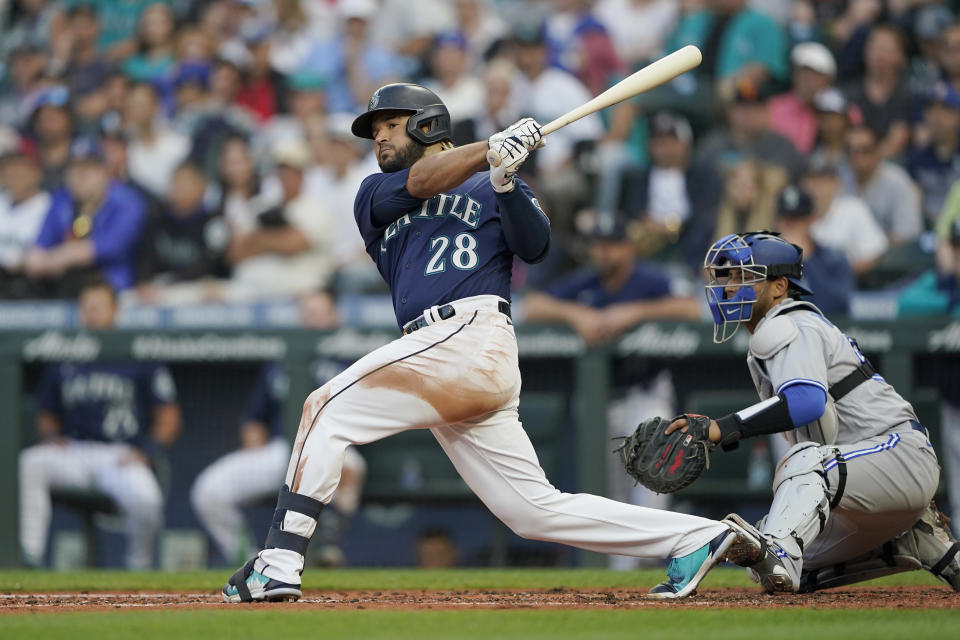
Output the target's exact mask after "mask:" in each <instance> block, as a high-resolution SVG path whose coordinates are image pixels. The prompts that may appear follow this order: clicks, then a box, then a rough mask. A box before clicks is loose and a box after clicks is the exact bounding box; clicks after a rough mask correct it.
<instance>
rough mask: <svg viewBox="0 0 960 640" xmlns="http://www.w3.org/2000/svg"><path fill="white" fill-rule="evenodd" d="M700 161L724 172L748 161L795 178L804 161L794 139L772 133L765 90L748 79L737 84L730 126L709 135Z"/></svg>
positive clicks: (700, 150)
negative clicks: (761, 163)
mask: <svg viewBox="0 0 960 640" xmlns="http://www.w3.org/2000/svg"><path fill="white" fill-rule="evenodd" d="M697 158H698V160H700V161H701V162H706V163H709V164H711V165H713V166H715V167H716V168H717V169H718V170H720V171H726V170H729V169H730V168H732V167H733V166H734V165H736V164H737V163H739V162H741V161H743V160H746V159H755V160H758V161H760V162H763V163H767V164H772V165H775V166H777V167H780V168H782V169H783V170H784V171H785V172H787V173H788V174H789V175H791V176H796V175H798V174H799V173H800V171H801V170H802V168H803V157H802V156H801V155H800V154H799V153H798V152H797V149H796V147H794V145H793V143H792V142H791V141H790V139H789V138H787V137H784V136H782V135H780V134H779V133H776V132H774V131H772V130H771V128H770V118H769V117H768V109H767V102H766V98H765V95H764V91H763V89H762V88H761V87H758V86H757V85H756V84H754V83H753V82H752V81H751V80H748V79H743V80H740V81H738V82H737V84H736V88H735V89H734V94H733V99H732V100H731V102H730V104H729V105H728V106H727V121H726V126H725V127H723V126H721V127H716V128H714V129H713V130H712V131H711V132H710V133H709V134H707V135H706V137H705V138H704V139H703V140H702V141H701V142H700V143H699V144H698V145H697ZM749 228H751V229H760V228H763V227H749Z"/></svg>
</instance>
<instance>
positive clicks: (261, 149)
mask: <svg viewBox="0 0 960 640" xmlns="http://www.w3.org/2000/svg"><path fill="white" fill-rule="evenodd" d="M326 86H327V83H326V80H325V79H324V78H323V77H321V76H319V75H317V74H316V73H314V72H313V71H301V72H298V73H295V74H292V75H288V76H286V78H285V87H284V88H285V89H286V101H287V106H288V108H289V112H288V113H277V114H275V115H274V116H273V117H272V118H270V120H268V121H267V123H266V124H265V125H264V126H263V127H261V128H260V130H259V131H257V133H256V136H255V137H254V145H253V148H254V150H255V152H254V155H255V156H256V157H258V158H264V157H267V156H269V154H270V150H271V149H273V148H274V147H275V146H277V145H278V144H280V143H282V142H287V141H290V140H303V139H304V138H306V129H305V126H304V122H306V120H307V119H308V118H311V117H316V116H317V115H318V114H324V113H326V112H327V109H328V104H327V95H326Z"/></svg>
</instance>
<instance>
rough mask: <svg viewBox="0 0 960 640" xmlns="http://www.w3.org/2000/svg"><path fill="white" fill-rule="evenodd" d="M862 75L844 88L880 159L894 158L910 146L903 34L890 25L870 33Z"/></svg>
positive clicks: (910, 100) (910, 102)
mask: <svg viewBox="0 0 960 640" xmlns="http://www.w3.org/2000/svg"><path fill="white" fill-rule="evenodd" d="M864 62H865V64H866V72H865V73H864V75H863V77H862V78H859V79H857V80H855V81H853V82H852V83H850V84H848V85H847V86H845V87H844V93H845V94H846V95H847V97H848V98H849V99H850V101H851V102H852V103H854V104H856V105H857V107H859V109H860V111H861V113H863V121H864V124H865V125H866V126H868V127H870V128H871V129H872V130H873V131H874V133H876V136H877V140H878V144H879V147H878V148H879V151H880V155H881V156H882V157H884V158H897V157H899V156H900V155H901V154H903V153H904V151H906V148H907V144H908V143H909V142H910V126H909V124H908V123H909V121H910V114H911V110H912V108H913V94H912V93H911V92H910V87H909V86H908V85H907V83H906V81H905V80H904V79H903V70H904V67H905V66H906V64H907V55H906V45H905V42H904V36H903V33H902V32H901V31H900V30H899V29H898V28H897V27H895V26H893V25H890V24H877V25H874V26H873V27H872V28H871V29H870V34H869V35H868V36H867V42H866V45H865V48H864Z"/></svg>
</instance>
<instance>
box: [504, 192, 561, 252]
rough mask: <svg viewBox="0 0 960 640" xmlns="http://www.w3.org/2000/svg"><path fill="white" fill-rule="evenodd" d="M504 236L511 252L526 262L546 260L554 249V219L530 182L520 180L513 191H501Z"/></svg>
mask: <svg viewBox="0 0 960 640" xmlns="http://www.w3.org/2000/svg"><path fill="white" fill-rule="evenodd" d="M496 198H497V208H498V209H499V210H500V222H501V224H502V225H503V235H504V238H505V239H506V241H507V246H508V247H510V251H512V252H513V253H514V254H516V255H517V256H519V257H520V259H521V260H523V261H524V262H529V263H531V264H534V263H537V262H540V261H542V260H543V259H544V258H545V257H547V251H548V250H549V249H550V220H548V219H547V216H546V214H545V213H544V212H543V210H542V209H541V208H540V204H539V203H538V202H537V199H536V197H535V196H534V195H533V192H532V191H531V190H530V187H528V186H527V185H526V184H524V183H523V182H522V181H521V180H519V179H517V186H516V187H514V189H513V191H509V192H507V193H497V194H496Z"/></svg>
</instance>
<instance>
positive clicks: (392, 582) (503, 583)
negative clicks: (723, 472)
mask: <svg viewBox="0 0 960 640" xmlns="http://www.w3.org/2000/svg"><path fill="white" fill-rule="evenodd" d="M231 573H232V572H231V571H230V570H229V569H225V570H219V571H214V570H208V571H189V572H183V573H164V572H160V571H150V572H131V571H80V572H53V571H18V570H0V593H33V592H35V593H51V592H63V591H180V592H192V593H203V592H208V591H209V592H213V591H216V590H217V589H219V588H220V586H222V585H223V583H224V582H226V579H227V578H228V577H229V576H230V574H231ZM663 576H664V573H663V570H661V569H647V570H642V571H608V570H606V569H534V570H531V569H447V570H422V569H339V570H330V569H322V570H321V569H314V570H307V571H306V572H305V573H304V575H303V588H304V589H317V590H332V589H346V590H386V589H511V588H517V589H551V588H553V587H567V588H581V589H586V588H597V589H602V588H610V589H612V588H618V587H624V588H630V587H636V588H643V587H650V586H652V585H654V584H656V583H658V582H660V581H661V580H663ZM866 584H886V585H937V584H940V583H939V582H937V581H936V580H935V579H934V578H933V576H931V575H929V574H928V573H926V572H920V571H915V572H913V573H901V574H898V575H895V576H889V577H887V578H881V579H880V580H875V581H873V582H869V583H866ZM751 585H752V583H751V582H750V581H749V580H748V579H747V577H746V574H745V572H744V571H742V570H737V569H728V568H721V569H716V570H714V571H712V572H711V573H710V574H709V575H708V576H707V578H706V580H705V581H704V583H703V586H704V587H706V588H711V587H748V586H751ZM958 635H960V634H958Z"/></svg>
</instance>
